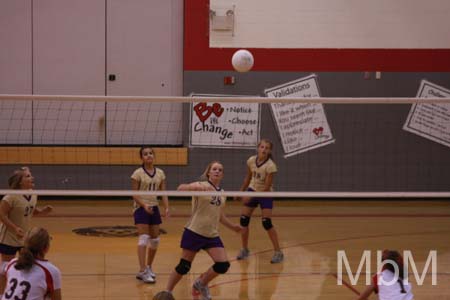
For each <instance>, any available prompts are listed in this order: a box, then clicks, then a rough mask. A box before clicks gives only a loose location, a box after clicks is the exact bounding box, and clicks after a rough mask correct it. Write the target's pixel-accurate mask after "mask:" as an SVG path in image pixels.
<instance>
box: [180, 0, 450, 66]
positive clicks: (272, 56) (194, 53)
mask: <svg viewBox="0 0 450 300" xmlns="http://www.w3.org/2000/svg"><path fill="white" fill-rule="evenodd" d="M184 5H185V6H184V9H185V11H184V31H185V33H184V70H185V71H209V70H231V64H230V60H231V56H232V54H233V52H234V51H235V50H236V49H233V48H209V36H208V31H209V28H208V26H209V0H191V1H189V0H188V1H185V3H184ZM249 50H251V51H252V53H253V55H254V56H255V61H256V64H255V66H254V68H253V71H314V72H320V71H323V72H333V71H334V72H352V71H385V72H448V71H450V49H261V48H258V49H249Z"/></svg>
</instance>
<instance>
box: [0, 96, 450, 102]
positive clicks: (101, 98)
mask: <svg viewBox="0 0 450 300" xmlns="http://www.w3.org/2000/svg"><path fill="white" fill-rule="evenodd" d="M207 99H208V98H205V97H200V98H199V97H165V96H157V97H143V96H70V95H7V94H0V100H14V101H83V102H172V103H191V102H207ZM275 99H276V100H275ZM213 101H215V102H235V103H239V102H240V103H295V102H301V103H327V104H408V103H419V102H421V103H423V102H424V99H423V98H415V97H399V98H395V97H380V98H371V97H362V98H351V97H336V98H330V97H319V98H317V97H315V98H294V97H292V98H290V97H287V98H267V97H241V96H240V97H217V96H214V100H213ZM426 102H427V103H449V104H450V98H426Z"/></svg>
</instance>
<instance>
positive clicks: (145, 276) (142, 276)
mask: <svg viewBox="0 0 450 300" xmlns="http://www.w3.org/2000/svg"><path fill="white" fill-rule="evenodd" d="M136 279H139V280H142V281H143V282H145V283H155V282H156V280H155V279H154V278H153V277H152V276H151V275H150V274H149V273H147V272H146V270H144V271H143V272H139V273H137V274H136Z"/></svg>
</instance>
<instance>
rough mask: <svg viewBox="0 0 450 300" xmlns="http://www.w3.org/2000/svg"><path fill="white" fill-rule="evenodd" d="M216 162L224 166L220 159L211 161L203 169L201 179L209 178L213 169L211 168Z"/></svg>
mask: <svg viewBox="0 0 450 300" xmlns="http://www.w3.org/2000/svg"><path fill="white" fill-rule="evenodd" d="M214 164H220V165H221V166H222V168H223V164H222V163H221V162H220V161H218V160H213V161H212V162H210V163H209V164H208V165H207V166H206V169H205V171H203V173H202V175H201V176H200V179H201V180H209V177H208V173H209V171H211V168H212V166H213V165H214Z"/></svg>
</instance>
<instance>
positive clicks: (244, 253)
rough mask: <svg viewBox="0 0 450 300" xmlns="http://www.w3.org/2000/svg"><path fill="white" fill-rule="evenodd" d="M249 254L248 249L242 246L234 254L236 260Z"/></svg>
mask: <svg viewBox="0 0 450 300" xmlns="http://www.w3.org/2000/svg"><path fill="white" fill-rule="evenodd" d="M249 255H250V250H248V249H247V248H242V249H241V250H239V253H238V255H237V256H236V259H237V260H242V259H246V258H247V257H248V256H249Z"/></svg>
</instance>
